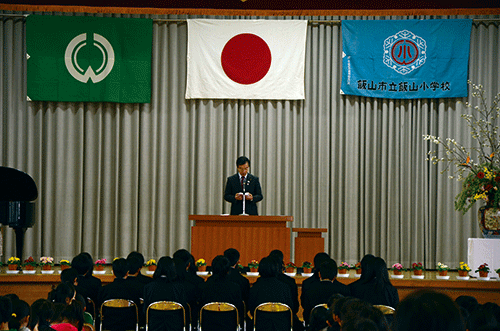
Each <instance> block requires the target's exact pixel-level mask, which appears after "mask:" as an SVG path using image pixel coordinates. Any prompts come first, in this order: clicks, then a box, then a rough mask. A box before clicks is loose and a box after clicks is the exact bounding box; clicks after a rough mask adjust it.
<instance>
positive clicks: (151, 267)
mask: <svg viewBox="0 0 500 331" xmlns="http://www.w3.org/2000/svg"><path fill="white" fill-rule="evenodd" d="M146 267H148V270H149V271H155V270H156V261H155V260H154V259H150V260H148V261H147V262H146Z"/></svg>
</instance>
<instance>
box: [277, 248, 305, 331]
mask: <svg viewBox="0 0 500 331" xmlns="http://www.w3.org/2000/svg"><path fill="white" fill-rule="evenodd" d="M269 256H270V257H272V258H273V259H274V260H275V261H276V263H277V264H278V270H279V272H278V276H277V278H278V280H279V281H282V282H283V283H285V284H287V285H288V286H289V287H290V293H291V295H292V301H293V306H292V307H290V308H292V312H293V330H294V331H303V330H304V324H302V322H301V321H300V320H299V318H298V317H297V313H298V312H299V308H300V304H299V291H298V288H297V283H295V279H294V278H292V277H290V276H288V275H285V274H284V273H283V270H284V269H285V261H284V260H283V259H284V256H283V252H282V251H280V250H279V249H275V250H273V251H271V253H269Z"/></svg>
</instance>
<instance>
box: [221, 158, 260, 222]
mask: <svg viewBox="0 0 500 331" xmlns="http://www.w3.org/2000/svg"><path fill="white" fill-rule="evenodd" d="M236 168H237V170H238V173H236V174H234V175H232V176H230V177H228V178H227V183H226V190H225V192H224V200H226V201H227V202H230V203H231V215H240V214H242V213H243V198H244V199H245V213H246V214H249V215H258V213H257V202H259V201H261V200H262V199H263V196H262V189H261V187H260V182H259V178H258V177H256V176H254V175H252V174H249V173H248V171H249V168H250V160H249V159H248V158H247V157H246V156H240V157H239V158H238V159H237V160H236Z"/></svg>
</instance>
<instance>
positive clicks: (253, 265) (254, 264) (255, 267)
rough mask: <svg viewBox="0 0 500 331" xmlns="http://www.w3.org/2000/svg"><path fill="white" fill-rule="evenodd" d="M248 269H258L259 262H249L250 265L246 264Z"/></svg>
mask: <svg viewBox="0 0 500 331" xmlns="http://www.w3.org/2000/svg"><path fill="white" fill-rule="evenodd" d="M248 267H249V268H250V269H257V268H258V267H259V261H257V260H252V261H250V263H248Z"/></svg>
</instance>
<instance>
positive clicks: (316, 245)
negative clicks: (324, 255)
mask: <svg viewBox="0 0 500 331" xmlns="http://www.w3.org/2000/svg"><path fill="white" fill-rule="evenodd" d="M292 231H293V232H297V237H295V264H296V265H297V266H301V265H302V263H303V262H305V261H307V262H311V263H313V261H314V256H315V255H316V254H317V253H320V252H324V251H325V239H324V238H323V237H321V234H322V233H323V232H327V229H323V228H322V229H304V228H293V229H292Z"/></svg>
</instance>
